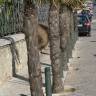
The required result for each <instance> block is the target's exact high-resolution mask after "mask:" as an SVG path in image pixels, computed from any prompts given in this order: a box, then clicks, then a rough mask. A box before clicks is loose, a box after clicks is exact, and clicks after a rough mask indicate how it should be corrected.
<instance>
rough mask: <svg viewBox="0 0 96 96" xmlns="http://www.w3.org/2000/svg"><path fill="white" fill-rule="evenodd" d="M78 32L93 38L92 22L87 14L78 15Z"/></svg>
mask: <svg viewBox="0 0 96 96" xmlns="http://www.w3.org/2000/svg"><path fill="white" fill-rule="evenodd" d="M77 26H78V32H79V34H86V35H87V36H91V21H90V19H89V16H88V15H87V14H79V15H78V25H77Z"/></svg>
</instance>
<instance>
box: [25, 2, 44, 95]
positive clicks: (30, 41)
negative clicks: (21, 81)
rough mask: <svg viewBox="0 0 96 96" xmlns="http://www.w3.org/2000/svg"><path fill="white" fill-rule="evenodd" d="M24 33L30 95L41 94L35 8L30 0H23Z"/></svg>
mask: <svg viewBox="0 0 96 96" xmlns="http://www.w3.org/2000/svg"><path fill="white" fill-rule="evenodd" d="M24 3H25V6H24V7H25V14H24V15H25V16H24V33H25V37H26V43H27V51H28V71H29V82H30V91H31V96H43V91H42V79H41V65H40V60H39V51H38V38H37V26H38V18H37V8H36V7H35V5H34V4H33V3H32V2H31V0H25V2H24Z"/></svg>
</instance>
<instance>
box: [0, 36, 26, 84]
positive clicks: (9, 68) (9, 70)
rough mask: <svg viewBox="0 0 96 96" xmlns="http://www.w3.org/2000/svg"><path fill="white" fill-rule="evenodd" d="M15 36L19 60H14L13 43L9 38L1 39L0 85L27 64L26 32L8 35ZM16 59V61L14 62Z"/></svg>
mask: <svg viewBox="0 0 96 96" xmlns="http://www.w3.org/2000/svg"><path fill="white" fill-rule="evenodd" d="M8 37H11V38H13V40H14V42H15V45H16V49H17V50H18V53H19V61H20V62H16V60H13V59H14V58H13V57H12V54H15V53H12V52H11V48H12V44H11V42H10V41H9V40H5V39H0V85H1V84H3V82H5V81H6V80H8V79H10V78H11V77H12V74H13V71H14V69H15V72H18V71H20V70H21V69H22V68H24V66H27V48H26V42H25V36H24V34H15V35H11V36H8ZM14 61H15V63H14Z"/></svg>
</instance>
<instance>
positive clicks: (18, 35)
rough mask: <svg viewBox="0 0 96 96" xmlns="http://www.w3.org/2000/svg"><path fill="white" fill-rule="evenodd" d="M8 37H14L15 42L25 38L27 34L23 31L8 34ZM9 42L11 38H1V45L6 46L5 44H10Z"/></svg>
mask: <svg viewBox="0 0 96 96" xmlns="http://www.w3.org/2000/svg"><path fill="white" fill-rule="evenodd" d="M6 37H11V38H13V39H14V41H15V42H17V41H20V40H25V35H24V34H23V33H19V34H14V35H8V36H6ZM9 44H11V42H10V41H9V40H6V39H0V47H2V46H5V45H9Z"/></svg>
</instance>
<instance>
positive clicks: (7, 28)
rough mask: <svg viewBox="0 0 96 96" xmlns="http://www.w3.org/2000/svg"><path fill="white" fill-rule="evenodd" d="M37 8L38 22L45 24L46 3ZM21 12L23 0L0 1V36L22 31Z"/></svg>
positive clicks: (47, 8) (47, 7)
mask: <svg viewBox="0 0 96 96" xmlns="http://www.w3.org/2000/svg"><path fill="white" fill-rule="evenodd" d="M2 1H4V0H2ZM38 9H39V10H38V20H39V23H40V24H43V25H46V26H47V25H48V22H47V21H48V10H49V6H48V4H43V5H40V6H39V8H38ZM23 12H24V4H23V0H5V1H4V2H2V3H1V2H0V37H2V36H5V35H9V34H13V33H18V32H21V31H22V28H23Z"/></svg>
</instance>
